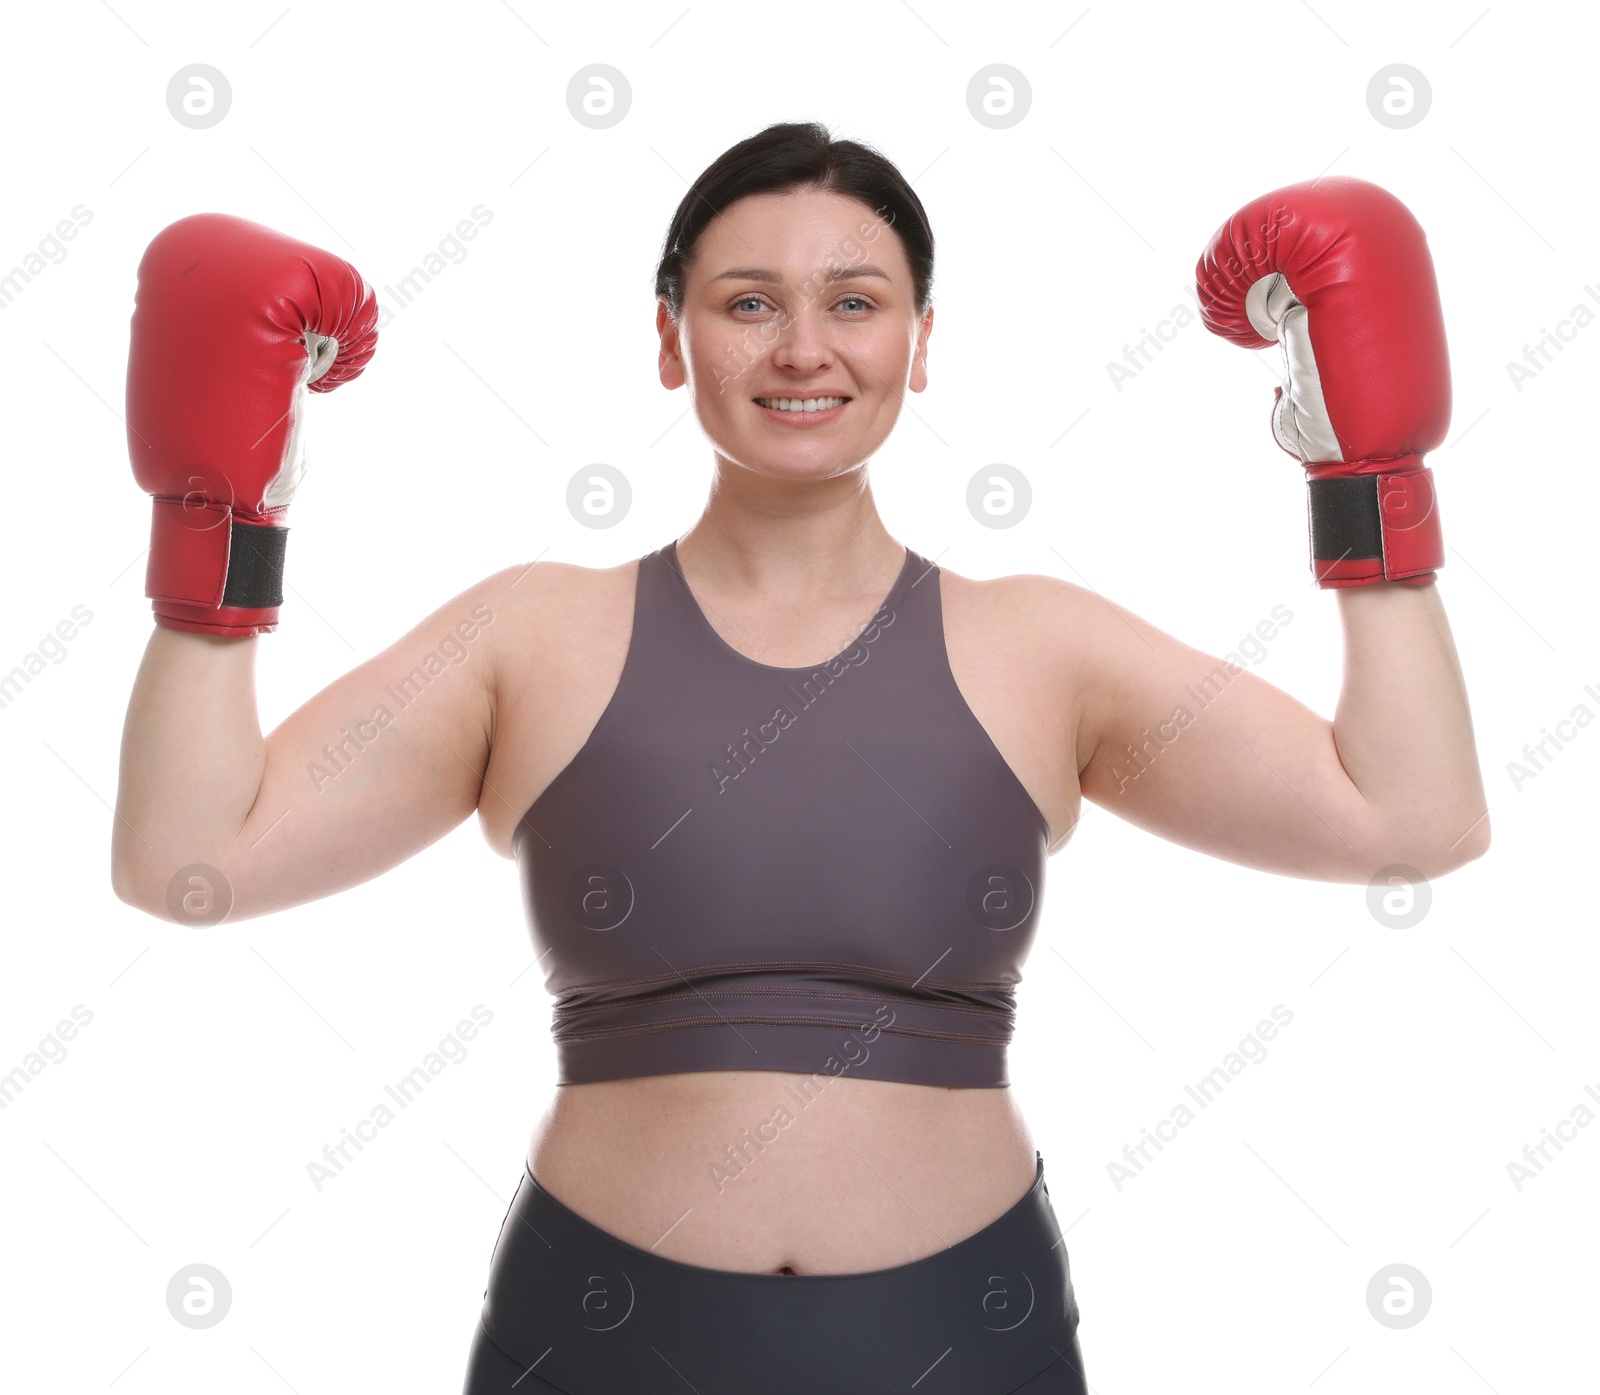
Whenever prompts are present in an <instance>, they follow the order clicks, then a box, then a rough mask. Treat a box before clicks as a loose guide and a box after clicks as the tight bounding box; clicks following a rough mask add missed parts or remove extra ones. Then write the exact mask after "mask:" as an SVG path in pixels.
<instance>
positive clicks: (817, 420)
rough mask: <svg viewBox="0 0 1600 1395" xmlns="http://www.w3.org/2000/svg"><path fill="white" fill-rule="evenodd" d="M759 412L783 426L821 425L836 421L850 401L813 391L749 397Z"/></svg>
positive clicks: (835, 395) (845, 398)
mask: <svg viewBox="0 0 1600 1395" xmlns="http://www.w3.org/2000/svg"><path fill="white" fill-rule="evenodd" d="M751 400H752V401H754V402H755V404H756V406H758V407H759V408H761V414H762V415H763V416H764V417H767V418H768V419H769V420H771V421H779V422H782V423H783V424H784V425H785V426H822V425H824V424H825V423H827V422H830V421H836V420H837V419H838V417H839V414H840V413H841V412H842V411H844V409H845V405H846V404H847V403H848V402H849V401H850V399H849V398H848V397H843V396H839V395H837V394H834V395H824V394H820V393H814V394H812V395H811V396H809V397H756V398H753V399H751Z"/></svg>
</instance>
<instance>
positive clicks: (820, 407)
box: [756, 397, 850, 412]
mask: <svg viewBox="0 0 1600 1395" xmlns="http://www.w3.org/2000/svg"><path fill="white" fill-rule="evenodd" d="M849 400H850V399H849V398H847V397H758V398H756V401H757V402H758V403H760V404H761V405H762V406H763V407H773V408H776V409H777V410H778V411H780V412H825V411H827V410H828V409H829V408H830V407H842V406H843V405H844V404H845V403H846V402H848V401H849Z"/></svg>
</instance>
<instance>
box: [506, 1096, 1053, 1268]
mask: <svg viewBox="0 0 1600 1395" xmlns="http://www.w3.org/2000/svg"><path fill="white" fill-rule="evenodd" d="M807 1083H809V1085H810V1090H809V1091H805V1090H803V1089H802V1088H801V1087H802V1086H804V1085H806V1084H807ZM785 1111H787V1122H785ZM528 1167H529V1170H530V1171H531V1172H532V1173H533V1175H534V1177H535V1178H536V1179H537V1180H538V1182H539V1185H540V1186H541V1187H543V1188H544V1189H545V1190H546V1191H547V1192H549V1193H550V1194H551V1195H552V1196H554V1197H555V1198H556V1200H558V1201H560V1202H561V1203H562V1204H563V1205H565V1206H566V1207H568V1208H569V1209H570V1210H572V1211H575V1212H577V1213H578V1215H580V1216H582V1217H583V1218H584V1219H585V1220H587V1221H589V1222H591V1223H592V1224H594V1225H596V1226H599V1227H600V1228H601V1229H602V1230H604V1231H607V1232H608V1233H610V1234H612V1235H614V1236H616V1237H617V1238H619V1239H621V1240H624V1241H626V1242H627V1243H628V1244H630V1245H635V1246H637V1247H638V1248H639V1249H642V1250H648V1251H650V1252H651V1253H652V1254H656V1255H660V1256H661V1257H663V1258H665V1259H672V1260H676V1261H678V1262H679V1263H682V1264H693V1265H698V1266H700V1267H702V1268H706V1269H722V1270H733V1271H737V1272H741V1273H760V1274H782V1273H792V1274H851V1273H861V1272H864V1271H867V1270H873V1269H888V1268H892V1267H894V1266H896V1265H900V1264H909V1263H911V1262H912V1261H914V1260H918V1259H922V1258H923V1257H925V1256H927V1255H931V1254H934V1253H935V1252H937V1251H939V1250H942V1249H946V1248H948V1247H949V1246H950V1245H953V1244H955V1243H956V1242H957V1241H960V1240H963V1239H965V1238H966V1237H967V1236H969V1235H973V1234H975V1233H976V1232H978V1231H980V1230H982V1229H983V1228H984V1227H985V1226H986V1225H988V1224H989V1223H990V1222H991V1221H994V1220H996V1219H998V1218H999V1217H1000V1216H1002V1215H1004V1214H1005V1213H1006V1212H1007V1211H1008V1210H1010V1209H1011V1207H1012V1206H1013V1205H1015V1204H1016V1202H1017V1201H1018V1200H1019V1199H1020V1198H1021V1197H1023V1196H1024V1195H1026V1193H1027V1192H1028V1190H1029V1188H1030V1187H1032V1185H1033V1180H1034V1173H1035V1154H1034V1144H1033V1139H1032V1136H1031V1134H1030V1133H1029V1131H1028V1127H1027V1125H1026V1123H1025V1122H1024V1121H1023V1118H1022V1114H1021V1111H1020V1110H1019V1109H1018V1108H1017V1105H1016V1101H1015V1100H1014V1098H1013V1096H1012V1092H1011V1090H1010V1089H1009V1088H1005V1087H1000V1088H991V1089H953V1088H947V1087H944V1086H929V1085H907V1084H900V1083H897V1082H893V1081H882V1080H865V1079H860V1078H855V1079H852V1078H850V1077H848V1076H828V1075H819V1076H805V1075H797V1074H789V1073H785V1072H782V1071H696V1072H689V1073H682V1074H677V1075H655V1076H642V1077H637V1078H633V1079H627V1080H613V1081H605V1082H600V1083H595V1084H586V1085H566V1086H562V1087H560V1088H559V1089H558V1090H557V1091H556V1094H555V1099H554V1100H553V1102H552V1103H551V1105H550V1107H549V1108H548V1109H547V1110H546V1111H545V1114H544V1117H543V1118H542V1119H541V1120H540V1121H539V1125H538V1127H537V1128H536V1129H535V1131H534V1136H533V1141H532V1143H531V1145H530V1146H529V1150H528Z"/></svg>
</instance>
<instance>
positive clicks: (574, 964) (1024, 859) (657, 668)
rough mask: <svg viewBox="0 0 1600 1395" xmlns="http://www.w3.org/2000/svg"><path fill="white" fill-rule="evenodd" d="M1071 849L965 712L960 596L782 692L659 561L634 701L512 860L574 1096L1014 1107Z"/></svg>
mask: <svg viewBox="0 0 1600 1395" xmlns="http://www.w3.org/2000/svg"><path fill="white" fill-rule="evenodd" d="M1048 841H1049V826H1048V823H1047V821H1046V820H1045V817H1044V815H1043V814H1042V813H1041V812H1040V810H1039V808H1038V806H1037V805H1036V804H1035V803H1034V801H1033V799H1032V798H1031V797H1030V796H1029V794H1028V792H1027V790H1026V789H1025V788H1024V787H1023V785H1022V783H1021V781H1020V780H1018V779H1017V777H1016V775H1015V774H1014V773H1013V772H1012V770H1011V768H1010V766H1008V765H1007V764H1006V762H1005V760H1004V759H1003V758H1002V756H1001V755H1000V752H999V750H998V749H997V748H996V747H995V745H994V743H993V742H992V741H991V740H990V739H989V736H988V733H987V732H986V731H985V730H984V729H983V727H982V725H981V724H980V723H979V722H978V719H977V717H976V716H975V715H974V714H973V712H972V709H971V708H970V707H968V705H967V703H966V700H965V699H964V698H963V697H962V695H961V690H960V689H959V688H958V687H957V686H956V682H955V678H954V676H953V675H952V673H951V671H950V661H949V656H948V654H947V652H946V650H945V640H944V625H943V617H942V610H941V606H940V600H939V571H938V568H937V567H935V566H934V565H933V564H932V563H931V562H928V561H927V560H926V559H924V558H922V557H920V556H919V555H918V554H917V553H915V552H913V551H911V550H910V549H909V548H907V549H906V559H905V564H904V566H902V568H901V570H900V575H899V577H898V578H897V579H896V581H895V583H894V586H893V588H892V589H891V590H890V592H889V594H888V596H887V597H885V598H884V602H883V604H882V606H881V607H880V608H879V610H878V612H877V613H876V614H875V615H874V616H873V618H872V622H871V624H869V625H868V627H867V628H866V629H865V630H864V631H863V632H862V633H861V634H860V635H858V636H857V637H856V638H855V640H854V641H853V642H852V643H851V644H850V645H849V647H848V648H846V649H844V650H843V651H842V652H840V653H839V654H837V655H835V656H834V657H833V658H831V659H829V660H827V661H825V662H823V663H820V664H816V665H814V666H811V667H807V668H774V667H772V666H770V665H767V664H760V663H756V662H755V661H754V660H751V659H747V658H745V657H744V656H743V655H742V654H740V653H738V652H737V651H736V650H734V649H733V648H732V647H731V646H729V645H728V644H727V643H726V642H725V641H724V640H723V639H722V637H721V636H720V635H718V634H717V632H716V631H715V630H714V629H712V627H711V623H710V622H709V621H708V620H707V619H706V617H705V614H704V612H703V611H702V610H701V609H700V606H699V604H698V603H697V602H696V600H695V598H694V595H693V593H692V592H691V591H690V590H689V587H688V585H687V583H686V582H685V581H684V579H683V574H682V572H681V570H680V568H679V566H678V560H677V547H676V543H675V542H673V543H668V544H666V546H664V547H661V548H658V549H657V550H656V551H654V552H651V553H649V554H647V555H646V556H644V557H642V558H640V559H639V571H638V581H637V589H636V597H635V602H634V616H633V633H632V638H631V640H630V643H629V647H628V655H627V660H626V662H625V664H624V666H623V670H622V677H621V679H620V680H619V682H618V684H617V688H616V691H615V692H614V693H613V694H612V696H611V700H610V702H609V703H608V704H607V705H606V708H605V710H604V711H603V712H602V713H601V715H600V719H599V721H598V722H597V723H596V724H595V727H594V730H593V731H592V732H590V734H589V739H588V740H587V741H586V742H585V743H584V745H583V748H582V749H581V750H580V751H579V752H578V754H577V755H576V756H574V757H573V758H572V760H571V762H569V763H568V765H567V766H566V767H565V768H563V769H562V771H561V772H560V773H559V774H558V775H557V776H556V777H555V779H554V780H553V781H551V783H550V784H549V786H548V787H547V788H546V789H545V790H544V792H543V793H541V794H540V796H539V797H538V799H536V800H535V801H534V802H533V804H532V805H531V806H530V807H529V809H528V811H527V812H526V813H525V814H524V815H523V816H522V819H521V821H520V822H519V824H518V825H517V829H516V832H515V834H514V835H513V839H512V846H513V848H514V850H515V853H516V858H517V864H518V872H519V876H520V878H521V883H522V892H523V902H524V906H525V908H526V911H527V915H528V925H529V930H530V933H531V934H532V937H533V942H534V948H535V950H536V951H537V953H538V955H539V962H540V963H541V964H542V965H543V967H544V972H545V985H546V987H547V988H548V989H549V991H550V993H551V994H552V995H553V996H554V999H555V1005H554V1010H553V1015H552V1030H553V1034H554V1038H555V1044H556V1051H557V1057H558V1063H559V1072H560V1081H559V1083H560V1084H563V1085H570V1084H578V1083H585V1082H589V1081H596V1080H615V1079H620V1078H623V1077H628V1076H641V1075H664V1074H668V1073H671V1072H676V1071H703V1070H776V1071H789V1072H799V1073H804V1074H822V1075H834V1076H838V1075H846V1074H848V1075H855V1076H859V1077H862V1078H865V1079H871V1080H900V1081H907V1082H911V1083H913V1084H921V1085H957V1086H998V1085H1007V1084H1009V1083H1010V1082H1009V1080H1008V1079H1007V1075H1006V1045H1007V1043H1008V1042H1009V1041H1010V1040H1011V1035H1012V1030H1013V1026H1014V1023H1015V1019H1016V1001H1015V996H1014V990H1015V988H1016V986H1017V984H1018V983H1019V982H1020V981H1021V977H1022V974H1021V970H1022V964H1023V961H1024V960H1025V959H1026V958H1027V955H1028V950H1029V947H1030V946H1031V944H1032V942H1033V937H1034V932H1035V929H1036V927H1037V924H1038V917H1039V909H1040V896H1041V894H1042V892H1043V882H1044V864H1045V857H1046V848H1047V846H1048Z"/></svg>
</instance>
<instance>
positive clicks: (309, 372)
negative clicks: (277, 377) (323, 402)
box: [261, 329, 339, 509]
mask: <svg viewBox="0 0 1600 1395" xmlns="http://www.w3.org/2000/svg"><path fill="white" fill-rule="evenodd" d="M338 357H339V341H338V340H337V339H335V338H334V337H333V336H332V335H331V334H313V333H312V332H311V331H310V330H309V329H308V330H307V331H306V374H305V377H303V378H302V379H301V380H300V386H299V387H297V388H296V389H295V393H294V401H293V402H292V403H290V405H289V414H290V418H291V424H290V426H289V439H288V441H287V442H285V444H284V448H283V464H282V465H281V466H279V468H278V473H277V474H276V475H274V476H273V477H272V483H271V484H270V485H268V486H267V492H266V493H265V494H264V495H263V496H262V501H261V506H262V507H263V508H266V509H275V508H278V507H280V506H281V505H283V504H287V503H288V502H289V500H291V499H292V498H294V492H295V490H297V489H298V488H299V487H300V481H301V480H303V479H304V478H305V477H306V468H307V467H308V465H309V464H310V460H309V459H308V458H307V456H306V452H305V450H304V448H303V447H302V445H301V443H300V421H301V409H302V408H303V407H304V405H305V396H306V389H307V388H308V387H310V386H311V384H312V383H314V382H316V381H317V379H318V378H320V377H321V376H322V375H323V374H324V373H326V372H327V371H328V370H329V369H330V368H332V367H333V364H334V360H335V359H337V358H338Z"/></svg>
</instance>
